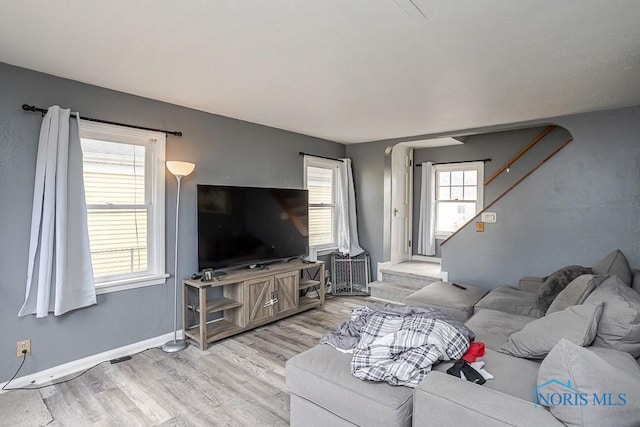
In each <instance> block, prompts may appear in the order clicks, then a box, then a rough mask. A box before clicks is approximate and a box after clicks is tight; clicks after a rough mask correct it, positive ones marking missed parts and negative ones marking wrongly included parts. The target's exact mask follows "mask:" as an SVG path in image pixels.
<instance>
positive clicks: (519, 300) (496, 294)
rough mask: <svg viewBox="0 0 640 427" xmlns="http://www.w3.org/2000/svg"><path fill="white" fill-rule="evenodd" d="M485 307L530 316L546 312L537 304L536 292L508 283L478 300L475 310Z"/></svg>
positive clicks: (538, 315)
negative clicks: (519, 288)
mask: <svg viewBox="0 0 640 427" xmlns="http://www.w3.org/2000/svg"><path fill="white" fill-rule="evenodd" d="M485 308H488V309H491V310H498V311H504V312H506V313H513V314H519V315H522V316H529V317H541V316H542V315H543V314H544V311H542V310H540V309H539V308H538V306H537V304H536V294H535V293H533V292H525V291H520V290H518V289H514V288H512V287H511V286H506V285H502V286H498V287H497V288H495V289H492V290H491V292H489V293H488V294H487V295H485V296H484V298H482V299H481V300H480V301H478V303H477V304H476V306H475V308H474V312H478V311H480V310H483V309H485Z"/></svg>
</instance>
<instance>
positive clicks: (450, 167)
mask: <svg viewBox="0 0 640 427" xmlns="http://www.w3.org/2000/svg"><path fill="white" fill-rule="evenodd" d="M433 167H434V169H435V175H436V209H435V211H436V221H435V224H436V239H439V240H442V239H446V238H448V237H450V236H451V235H452V234H453V233H455V231H453V232H450V231H441V230H438V229H437V224H438V218H437V216H438V205H439V204H440V203H441V202H442V203H448V202H455V201H457V202H472V201H474V200H446V201H445V200H442V201H441V200H438V187H439V186H440V182H439V178H438V172H444V171H467V170H476V171H478V183H477V188H478V198H477V199H476V200H475V202H476V214H477V213H478V212H480V211H481V210H482V208H483V207H484V162H463V163H446V164H441V165H438V164H436V165H434V166H433ZM456 231H457V230H456Z"/></svg>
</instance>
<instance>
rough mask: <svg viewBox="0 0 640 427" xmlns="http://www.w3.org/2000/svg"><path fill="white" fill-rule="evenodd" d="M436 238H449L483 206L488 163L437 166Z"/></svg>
mask: <svg viewBox="0 0 640 427" xmlns="http://www.w3.org/2000/svg"><path fill="white" fill-rule="evenodd" d="M435 173H436V237H438V238H446V237H448V236H450V235H451V234H453V233H454V232H455V231H457V230H458V229H459V228H460V227H462V226H463V225H464V224H465V223H466V222H467V221H469V220H470V219H471V218H473V217H474V216H475V215H476V214H477V213H478V212H480V210H481V209H482V195H483V194H482V193H483V186H482V180H483V177H484V163H482V162H473V163H449V164H443V165H435Z"/></svg>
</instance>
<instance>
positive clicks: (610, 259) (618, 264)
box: [593, 249, 633, 286]
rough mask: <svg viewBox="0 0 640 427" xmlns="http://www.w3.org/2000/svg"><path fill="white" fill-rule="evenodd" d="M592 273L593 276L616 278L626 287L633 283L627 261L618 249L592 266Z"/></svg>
mask: <svg viewBox="0 0 640 427" xmlns="http://www.w3.org/2000/svg"><path fill="white" fill-rule="evenodd" d="M593 272H594V273H595V274H609V275H610V276H618V277H619V278H620V280H622V282H623V283H625V284H626V285H627V286H631V284H632V282H633V273H632V272H631V267H629V261H627V258H626V257H625V256H624V254H623V253H622V251H620V249H616V250H615V251H613V252H611V253H610V254H609V255H607V256H606V257H604V258H603V259H602V260H601V261H600V262H598V263H597V264H596V265H594V266H593Z"/></svg>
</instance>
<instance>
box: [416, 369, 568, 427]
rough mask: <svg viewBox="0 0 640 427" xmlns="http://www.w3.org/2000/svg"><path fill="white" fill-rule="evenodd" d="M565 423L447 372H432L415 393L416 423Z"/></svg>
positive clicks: (529, 426) (537, 426)
mask: <svg viewBox="0 0 640 427" xmlns="http://www.w3.org/2000/svg"><path fill="white" fill-rule="evenodd" d="M443 425H451V426H465V425H466V426H479V427H498V426H501V427H504V426H523V427H543V426H563V425H564V424H562V423H561V422H560V421H558V420H557V419H556V418H555V417H554V416H553V415H552V414H551V412H549V411H548V410H547V409H546V408H544V407H542V406H537V407H536V406H534V404H533V403H531V402H528V401H526V400H522V399H519V398H517V397H514V396H510V395H508V394H505V393H502V392H499V391H496V390H492V389H490V388H487V387H486V386H481V385H477V384H474V383H471V382H468V381H464V380H462V379H460V378H457V377H454V376H453V375H448V374H445V373H443V372H437V371H433V372H430V373H429V374H428V375H427V376H426V377H425V379H424V380H423V381H422V383H420V385H419V386H418V387H417V388H416V390H415V392H414V396H413V426H414V427H418V426H443Z"/></svg>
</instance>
